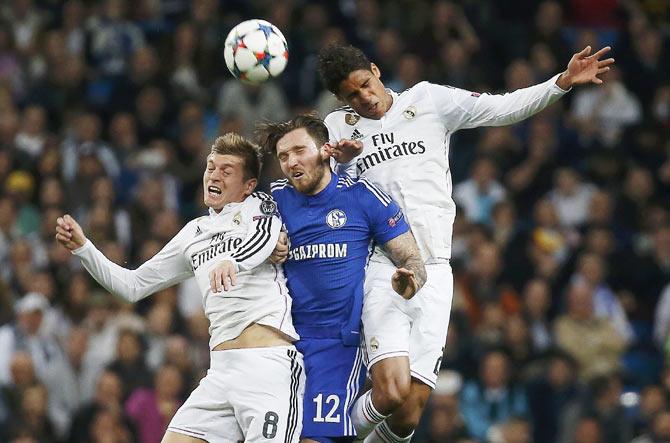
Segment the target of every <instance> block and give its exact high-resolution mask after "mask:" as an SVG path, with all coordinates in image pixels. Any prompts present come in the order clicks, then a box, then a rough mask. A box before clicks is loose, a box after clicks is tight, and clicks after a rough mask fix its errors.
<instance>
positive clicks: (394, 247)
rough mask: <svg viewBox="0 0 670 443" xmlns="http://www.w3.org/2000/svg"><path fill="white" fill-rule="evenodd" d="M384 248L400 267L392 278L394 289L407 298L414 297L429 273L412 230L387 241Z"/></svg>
mask: <svg viewBox="0 0 670 443" xmlns="http://www.w3.org/2000/svg"><path fill="white" fill-rule="evenodd" d="M384 250H385V251H386V252H387V253H388V254H389V257H390V258H391V261H392V262H393V264H394V265H396V267H397V268H398V269H397V270H396V272H395V273H394V274H393V277H392V278H391V285H392V286H393V290H394V291H395V292H397V293H398V294H400V295H401V296H402V297H403V298H405V299H410V298H412V297H414V294H416V293H417V292H418V291H419V289H421V287H422V286H423V284H424V283H426V278H427V275H426V267H425V266H424V264H423V260H422V259H421V253H420V252H419V247H418V246H417V244H416V240H415V239H414V235H412V231H407V232H405V233H404V234H401V235H399V236H397V237H396V238H394V239H392V240H389V241H388V242H386V243H385V244H384Z"/></svg>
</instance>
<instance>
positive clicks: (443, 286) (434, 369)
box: [409, 263, 454, 388]
mask: <svg viewBox="0 0 670 443" xmlns="http://www.w3.org/2000/svg"><path fill="white" fill-rule="evenodd" d="M426 270H427V272H428V279H427V281H426V284H425V285H424V286H423V288H421V291H420V292H419V293H418V294H417V295H416V297H418V296H419V295H420V296H421V298H420V299H418V300H417V301H419V302H420V304H421V309H420V314H419V315H417V316H416V317H415V318H414V320H413V323H412V328H411V332H410V338H409V341H410V344H409V348H410V353H409V360H410V370H411V374H412V377H414V378H416V379H417V380H419V381H421V382H423V383H425V384H426V385H428V386H430V387H431V388H435V382H436V381H437V374H438V372H439V370H440V364H441V362H442V355H443V354H444V346H445V342H446V339H447V329H448V328H449V317H450V314H451V302H452V298H453V289H454V280H453V275H452V272H451V266H449V264H448V263H443V264H434V265H428V266H426ZM416 297H415V298H416Z"/></svg>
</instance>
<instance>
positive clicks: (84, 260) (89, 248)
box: [56, 214, 193, 302]
mask: <svg viewBox="0 0 670 443" xmlns="http://www.w3.org/2000/svg"><path fill="white" fill-rule="evenodd" d="M180 233H181V232H180ZM178 236H179V234H178V235H177V237H175V238H173V239H172V240H171V241H170V242H169V243H168V244H167V245H165V247H164V248H163V249H161V251H160V252H158V254H156V255H155V256H154V257H152V258H151V259H149V260H148V261H147V262H146V263H144V264H143V265H142V266H140V267H139V268H137V269H136V270H132V271H131V270H130V269H126V268H124V267H121V266H119V265H117V264H116V263H114V262H112V261H111V260H109V259H108V258H107V257H105V256H104V254H103V253H102V252H100V251H99V250H98V249H97V248H96V247H95V245H93V243H92V242H90V241H89V240H87V239H86V236H85V235H84V231H83V229H82V228H81V226H80V225H79V223H77V221H76V220H75V219H74V218H73V217H71V216H70V215H68V214H66V215H64V216H63V217H58V219H57V220H56V240H58V242H59V243H60V244H62V245H63V246H64V247H65V248H67V249H68V250H70V251H71V252H72V253H73V254H74V255H76V256H78V257H79V259H80V260H81V264H82V265H83V266H84V269H86V271H88V273H89V274H91V276H92V277H93V278H94V279H95V280H96V281H97V282H98V283H100V285H101V286H102V287H104V288H105V289H107V290H108V291H109V292H111V293H112V294H114V295H117V296H119V297H121V298H124V299H126V300H128V301H131V302H135V301H138V300H140V299H142V298H144V297H147V296H149V295H151V294H153V293H154V292H156V291H160V290H161V289H165V288H167V287H169V286H172V285H173V284H175V283H177V282H179V281H182V280H185V279H186V278H188V277H190V276H191V275H193V273H192V271H191V269H190V268H189V266H188V263H186V261H185V259H184V257H183V255H182V254H181V248H180V241H179V239H178Z"/></svg>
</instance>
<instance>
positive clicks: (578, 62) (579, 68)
mask: <svg viewBox="0 0 670 443" xmlns="http://www.w3.org/2000/svg"><path fill="white" fill-rule="evenodd" d="M611 49H612V48H610V47H609V46H605V47H604V48H602V49H600V50H599V51H598V52H596V53H595V54H593V55H591V46H587V47H586V48H584V49H582V50H581V51H580V52H578V53H576V54H574V55H573V56H572V58H571V59H570V61H569V62H568V68H567V69H566V70H565V71H564V72H563V74H561V76H560V77H559V78H558V80H557V81H556V84H557V85H558V86H559V87H560V88H561V89H565V90H568V89H570V88H571V87H573V86H575V85H582V84H585V83H595V84H596V85H600V84H602V82H603V81H602V80H601V79H600V78H598V76H599V75H600V74H604V73H605V72H607V71H609V70H610V68H609V66H610V65H611V64H613V63H614V59H613V58H607V59H605V60H600V58H601V57H603V56H604V55H605V54H607V53H608V52H609V51H610V50H611Z"/></svg>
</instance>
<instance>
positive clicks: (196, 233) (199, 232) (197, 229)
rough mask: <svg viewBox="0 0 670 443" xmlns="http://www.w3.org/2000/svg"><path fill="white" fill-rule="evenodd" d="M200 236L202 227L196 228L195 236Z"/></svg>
mask: <svg viewBox="0 0 670 443" xmlns="http://www.w3.org/2000/svg"><path fill="white" fill-rule="evenodd" d="M200 234H202V229H200V226H196V227H195V236H196V237H197V236H199V235H200Z"/></svg>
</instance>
